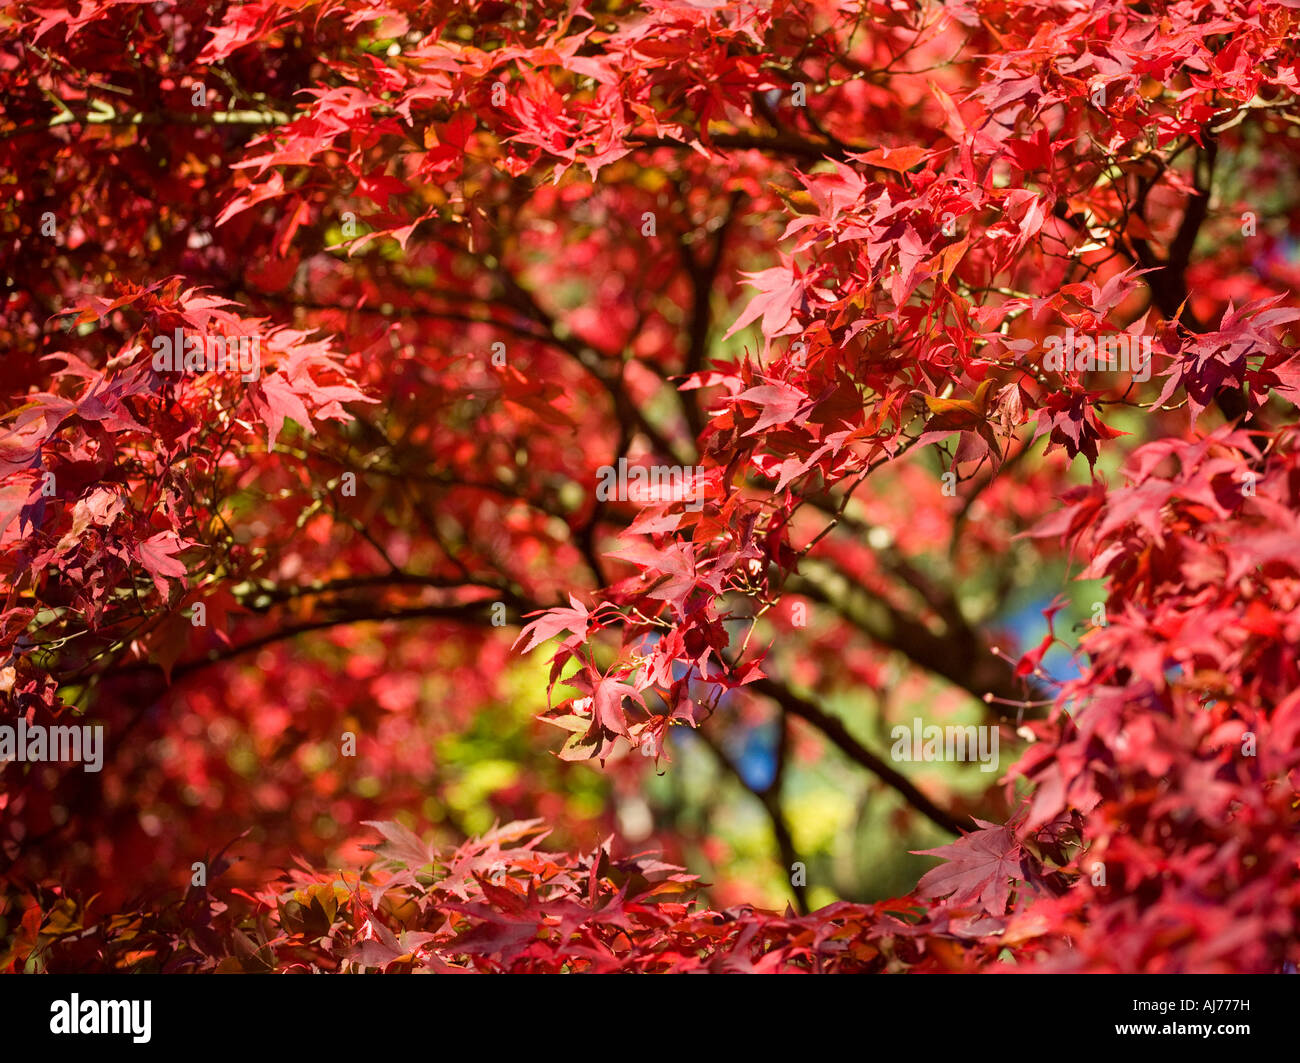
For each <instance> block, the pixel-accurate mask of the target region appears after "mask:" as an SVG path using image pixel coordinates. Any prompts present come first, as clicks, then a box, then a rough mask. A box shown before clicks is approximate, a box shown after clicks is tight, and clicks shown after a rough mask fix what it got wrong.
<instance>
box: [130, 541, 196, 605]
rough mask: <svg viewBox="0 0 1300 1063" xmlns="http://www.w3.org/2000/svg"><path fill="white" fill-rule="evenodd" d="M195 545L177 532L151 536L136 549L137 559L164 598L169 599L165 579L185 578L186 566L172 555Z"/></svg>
mask: <svg viewBox="0 0 1300 1063" xmlns="http://www.w3.org/2000/svg"><path fill="white" fill-rule="evenodd" d="M193 545H194V544H193V543H191V542H187V541H186V540H184V539H182V538H181V537H180V536H178V535H177V534H176V533H175V532H169V531H163V532H159V533H158V534H157V535H153V536H150V537H149V538H148V539H146V540H145V541H144V542H142V543H140V544H139V545H138V546H137V547H136V548H135V555H136V557H137V558H139V560H140V563H141V564H142V565H144V567H145V568H146V569H148V571H149V575H151V576H152V577H153V585H154V586H155V587H157V588H158V593H159V594H161V595H162V596H163V597H164V598H165V597H167V592H168V586H167V580H166V579H165V578H164V577H167V576H172V577H174V578H177V579H183V578H184V576H185V566H184V565H183V564H182V563H181V562H179V561H177V560H176V558H175V557H173V556H172V555H173V554H178V553H180V552H181V551H182V550H184V549H185V548H186V547H187V546H193Z"/></svg>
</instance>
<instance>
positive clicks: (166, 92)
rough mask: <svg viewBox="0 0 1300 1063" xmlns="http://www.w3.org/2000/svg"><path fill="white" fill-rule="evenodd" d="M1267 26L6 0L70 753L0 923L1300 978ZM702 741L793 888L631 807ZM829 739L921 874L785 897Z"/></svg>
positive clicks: (833, 1)
mask: <svg viewBox="0 0 1300 1063" xmlns="http://www.w3.org/2000/svg"><path fill="white" fill-rule="evenodd" d="M1298 30H1300V11H1298V10H1297V9H1296V8H1295V7H1294V6H1293V5H1291V4H1289V3H1286V2H1283V0H1276V2H1255V0H1199V2H1192V0H1174V2H1166V0H1149V2H1142V3H1135V2H1120V0H1098V2H1096V3H1090V4H1087V5H1084V4H1076V3H1071V2H1064V0H1021V2H1017V3H1000V2H993V0H985V2H979V0H953V2H949V3H944V4H938V3H929V2H927V3H919V4H915V3H910V2H903V0H853V2H848V0H843V2H839V0H752V2H751V0H739V2H734V3H715V2H712V0H639V2H636V3H625V2H617V0H610V2H607V3H601V2H596V0H591V2H583V0H566V2H563V3H561V2H559V0H542V2H526V3H525V2H520V3H507V2H496V0H492V2H481V3H470V4H462V3H452V2H445V0H433V2H428V0H420V2H418V3H417V2H415V0H388V2H373V3H372V2H367V0H350V2H347V3H342V2H335V0H303V2H298V3H293V4H280V3H275V2H271V0H268V2H241V0H232V2H224V3H206V2H199V0H178V2H175V3H168V4H153V3H139V2H132V0H87V2H84V3H82V4H80V5H78V7H77V9H76V10H75V11H71V10H68V9H66V8H60V7H57V6H55V7H45V6H41V5H38V4H35V3H30V2H27V0H6V3H5V4H4V6H3V22H2V23H0V33H2V34H3V38H4V47H3V49H0V88H2V89H3V94H2V95H0V101H2V102H0V157H2V161H3V165H0V175H2V176H0V182H2V183H0V194H2V196H3V205H4V206H3V211H0V225H2V228H0V247H3V256H4V259H3V261H4V270H3V275H4V277H5V284H6V288H5V304H4V308H3V311H0V342H2V343H3V351H4V356H3V360H2V361H0V394H2V395H3V396H4V407H3V411H2V413H3V424H2V426H0V571H2V572H3V575H4V580H5V599H4V603H3V606H2V608H0V633H2V634H3V648H4V652H5V656H6V660H5V662H4V664H3V667H0V693H3V698H4V707H3V719H0V723H3V724H6V725H14V724H16V723H17V721H18V720H19V719H20V718H21V719H22V721H23V722H24V726H31V727H33V728H39V727H56V726H60V725H71V724H74V723H75V724H77V725H81V724H83V723H84V724H93V725H96V726H102V728H103V732H104V735H105V761H104V765H103V770H102V771H95V772H92V771H86V770H83V768H84V765H82V764H77V763H55V762H35V763H33V762H24V761H23V760H22V759H21V758H19V759H15V760H11V761H10V762H8V763H5V764H4V765H3V766H2V767H0V777H2V779H3V786H2V787H0V890H2V891H3V892H2V893H0V897H2V898H3V900H2V901H0V919H2V920H3V922H2V923H0V928H2V929H0V958H2V960H0V965H2V966H3V967H4V968H5V969H9V970H50V971H80V970H106V969H112V970H125V969H136V970H166V971H182V970H187V971H188V970H193V971H199V970H222V971H225V970H249V971H258V970H260V971H266V970H277V971H291V970H327V971H337V970H389V971H398V970H412V969H417V968H418V969H426V970H434V971H445V970H453V969H474V970H491V971H499V970H529V971H560V970H565V971H578V970H592V971H606V970H637V971H679V970H755V971H759V970H761V971H782V970H813V971H899V970H923V971H949V970H961V971H976V970H992V969H995V968H1001V967H1007V966H1012V965H1014V966H1015V967H1016V968H1017V969H1022V970H1023V969H1042V970H1099V971H1108V970H1123V971H1203V972H1204V971H1278V970H1282V969H1294V965H1295V964H1297V963H1298V962H1300V939H1298V938H1297V926H1298V925H1300V877H1298V876H1297V870H1298V868H1297V862H1298V861H1300V843H1298V842H1297V826H1298V825H1300V824H1298V820H1300V811H1298V808H1300V804H1298V801H1297V782H1298V781H1300V776H1298V775H1297V771H1298V770H1300V682H1298V680H1300V659H1298V655H1297V647H1298V646H1300V560H1298V558H1300V553H1298V552H1297V546H1300V439H1297V427H1296V418H1295V405H1294V402H1293V399H1294V391H1295V389H1296V387H1297V385H1300V371H1298V367H1297V362H1296V357H1295V339H1296V322H1297V321H1298V320H1300V309H1297V308H1296V306H1295V303H1294V300H1293V299H1291V298H1290V293H1291V290H1292V287H1293V285H1294V283H1295V281H1296V279H1297V274H1300V257H1298V256H1297V252H1296V246H1297V245H1296V240H1297V235H1298V234H1300V199H1298V198H1297V196H1296V194H1295V189H1294V181H1293V177H1292V175H1293V174H1294V172H1295V168H1296V164H1297V162H1298V161H1300V129H1298V127H1300V104H1298V101H1297V93H1300V84H1298V83H1297V79H1298V78H1300V54H1298V53H1297V50H1296V47H1295V41H1296V39H1297V32H1298ZM1061 337H1067V338H1068V341H1069V342H1071V343H1073V342H1074V341H1075V339H1076V338H1078V337H1088V338H1089V339H1088V347H1087V352H1088V357H1087V360H1085V361H1082V362H1071V363H1070V364H1067V365H1061V366H1058V365H1056V364H1054V363H1052V362H1051V361H1049V360H1047V358H1046V347H1047V343H1046V341H1048V340H1049V339H1052V338H1055V339H1056V340H1058V341H1059V340H1060V338H1061ZM1100 337H1104V338H1105V339H1106V342H1107V343H1108V344H1109V345H1110V346H1109V349H1110V351H1112V352H1114V351H1117V350H1122V351H1123V352H1124V354H1125V356H1126V357H1128V356H1130V355H1134V352H1139V351H1147V352H1150V353H1149V361H1147V362H1143V363H1140V364H1139V362H1138V361H1137V359H1136V355H1134V357H1132V358H1130V362H1129V364H1127V365H1124V366H1115V365H1111V366H1110V367H1109V368H1108V367H1107V366H1106V365H1103V366H1102V367H1101V368H1100V369H1099V368H1098V364H1099V363H1098V361H1097V359H1099V358H1100V357H1101V354H1102V347H1103V344H1102V340H1101V339H1100ZM1076 346H1077V344H1076ZM214 350H219V352H220V354H221V356H222V357H221V358H220V359H219V360H216V359H214V356H213V351H214ZM236 352H238V354H239V356H240V357H243V356H245V355H248V354H250V353H251V354H252V355H253V363H254V364H253V365H252V366H251V368H250V366H249V364H248V362H247V359H245V360H244V361H240V360H239V358H237V357H236ZM160 353H162V354H168V355H174V359H173V360H169V359H168V358H161V359H160V357H159V355H160ZM1094 353H1095V354H1096V355H1097V359H1094V358H1093V354H1094ZM226 354H229V359H226V357H225V355H226ZM611 488H612V489H611ZM1075 577H1077V578H1078V579H1082V580H1085V581H1094V582H1092V583H1091V584H1090V586H1091V587H1092V588H1093V589H1090V590H1089V589H1084V590H1077V589H1076V588H1077V587H1079V586H1083V587H1085V588H1086V587H1088V586H1089V585H1088V584H1083V585H1080V584H1077V583H1076V580H1075ZM1098 581H1099V582H1098ZM1044 586H1048V587H1049V590H1050V593H1049V595H1048V596H1049V598H1052V597H1055V595H1057V593H1058V592H1059V594H1060V597H1059V598H1055V600H1054V601H1052V602H1051V603H1050V605H1049V606H1048V608H1047V609H1046V615H1045V617H1044V619H1043V621H1042V624H1040V625H1039V626H1037V627H1034V626H1033V625H1030V626H1029V627H1026V626H1025V625H1024V624H1023V623H1018V622H1016V621H1015V618H1014V616H1013V613H1014V610H1013V609H1012V608H1011V607H1010V603H1013V602H1016V601H1018V600H1021V599H1018V598H1017V595H1018V594H1020V592H1022V591H1026V590H1033V591H1035V592H1036V593H1037V592H1040V591H1042V590H1043V589H1044ZM1072 594H1073V595H1074V597H1071V595H1072ZM1021 598H1023V595H1021ZM1022 604H1023V602H1022ZM1029 604H1030V605H1031V606H1034V609H1033V611H1034V612H1035V613H1038V612H1041V611H1042V610H1041V609H1039V608H1037V605H1038V604H1041V603H1037V599H1036V598H1034V597H1032V596H1031V600H1030V602H1029ZM1027 631H1032V637H1028V636H1027V635H1026V632H1027ZM1017 646H1019V648H1018V649H1014V648H1013V647H1017ZM900 699H903V701H905V702H906V705H904V704H903V702H901V701H900ZM916 704H919V705H921V707H922V708H923V710H924V711H925V713H926V714H927V717H928V718H931V719H939V718H941V717H946V716H948V715H952V714H954V713H958V714H962V713H964V714H966V715H965V716H963V717H962V718H963V719H966V718H972V719H978V720H979V721H980V726H983V727H987V728H996V729H997V734H998V736H999V738H1000V740H1001V742H1002V743H1003V746H1004V748H1006V749H1009V750H1011V751H1012V752H1013V756H1012V758H1011V760H1009V761H1008V763H1007V764H1006V765H1003V767H1002V769H1001V770H999V772H998V773H997V774H996V775H987V776H984V775H980V774H979V772H978V771H976V772H975V773H974V777H975V781H976V783H977V784H978V785H975V786H974V787H973V788H972V787H971V786H968V785H966V783H967V782H969V779H970V777H964V779H965V781H964V782H963V784H962V785H957V784H956V783H955V782H954V781H953V779H952V778H950V777H946V776H941V775H937V774H934V773H927V772H920V773H918V772H916V771H911V770H904V769H903V768H901V767H900V766H899V765H898V764H897V763H896V760H897V758H892V757H889V756H887V755H886V754H885V753H884V752H881V751H880V750H881V748H882V745H884V744H885V742H886V741H887V740H885V739H883V735H884V734H885V733H886V732H887V730H888V727H887V724H888V723H890V722H893V721H895V720H896V719H897V718H898V717H899V716H900V715H901V713H902V711H903V709H904V708H910V706H912V705H916ZM518 705H522V706H523V709H524V715H525V716H526V718H527V721H530V722H522V723H521V722H520V720H519V718H518V716H519V714H518V713H516V712H515V706H518ZM971 714H974V715H973V716H972V715H971ZM534 717H535V720H534ZM534 722H535V723H536V726H533V725H532V724H533V723H534ZM873 728H874V730H873ZM754 743H757V746H755V745H754ZM753 748H758V749H759V753H760V754H761V755H760V757H759V759H760V760H761V761H762V764H763V765H764V767H765V771H766V777H765V778H763V779H760V780H757V781H756V780H755V777H754V773H753V772H752V770H750V768H749V767H747V766H746V765H747V764H748V763H749V761H748V760H747V759H746V758H747V757H748V756H749V754H750V753H751V752H752V749H753ZM696 754H703V755H705V756H707V757H708V758H710V759H711V760H712V762H713V763H714V764H715V765H716V767H717V770H718V771H719V772H720V773H721V775H722V776H723V777H725V778H728V779H730V780H732V781H733V782H735V783H736V784H737V785H738V786H739V787H740V788H741V789H742V790H743V791H744V792H745V793H746V794H748V795H749V799H750V800H752V801H753V802H755V803H756V805H757V806H758V807H761V810H762V813H763V815H764V816H765V817H766V820H765V823H766V829H767V830H768V831H769V832H770V837H771V853H772V856H773V857H774V858H775V864H776V866H777V869H778V876H779V878H780V879H781V880H782V881H783V882H785V883H787V884H788V890H787V893H788V900H789V902H790V906H789V907H788V908H787V909H786V911H785V912H784V913H780V912H779V911H771V910H768V908H767V906H765V905H763V904H756V903H754V902H753V901H752V900H751V899H749V898H744V897H742V896H739V893H740V892H741V891H743V881H738V880H743V874H741V875H737V874H734V873H733V874H729V875H728V874H727V873H726V871H725V868H723V869H722V870H723V871H724V877H728V878H729V879H730V881H729V882H727V883H725V884H723V886H719V887H718V888H717V889H716V890H715V891H714V892H710V891H709V889H708V888H707V887H705V886H703V885H702V884H701V881H700V878H701V876H699V875H697V874H693V873H692V869H691V868H686V867H683V866H681V865H682V863H689V862H690V861H689V860H688V859H687V858H688V857H689V856H691V855H692V854H693V853H695V852H697V851H698V852H704V851H707V852H710V853H717V852H718V851H720V850H721V849H723V848H725V846H724V845H723V844H722V843H720V842H719V840H718V839H717V838H716V837H713V836H712V835H713V833H714V832H713V831H712V830H711V829H710V827H709V825H708V816H707V814H706V813H700V812H699V809H698V808H697V809H696V811H695V813H692V814H689V815H688V814H686V813H685V812H684V811H683V808H684V804H683V802H684V801H685V799H684V798H681V799H679V798H678V797H677V796H675V797H674V798H673V800H672V801H671V802H663V803H661V804H660V806H659V807H658V808H657V809H656V811H658V812H660V813H662V815H661V817H660V819H659V821H658V822H657V823H655V824H654V825H653V827H654V829H653V830H652V829H649V828H647V829H645V830H639V831H635V830H628V829H627V825H628V824H629V823H630V822H632V819H630V818H629V817H630V816H631V815H632V813H631V812H630V811H629V809H640V810H642V812H643V813H644V810H645V809H646V808H647V805H646V803H645V801H644V799H643V798H642V797H641V796H639V795H640V794H641V793H642V792H643V791H648V789H649V788H650V787H652V786H654V785H657V784H658V781H659V780H660V778H661V777H662V778H664V779H671V778H673V776H674V773H675V772H676V773H679V774H680V771H681V768H682V764H681V762H682V761H683V760H685V759H687V758H688V757H692V756H695V755H696ZM826 764H831V765H840V766H847V767H848V768H851V769H852V771H853V772H854V773H855V774H857V775H860V776H862V777H864V779H865V782H864V786H865V787H866V789H864V791H863V793H864V795H866V796H865V797H864V800H866V799H868V798H869V799H870V800H871V801H873V802H874V801H876V799H877V798H881V799H883V800H884V801H885V802H886V804H885V805H883V806H880V807H886V808H888V809H890V810H891V811H890V814H889V816H888V818H887V819H885V820H883V821H881V822H879V823H877V824H876V828H877V834H879V833H881V832H882V831H883V832H884V833H885V834H886V836H887V837H886V840H887V841H889V840H890V838H889V835H895V836H896V837H895V840H897V839H899V838H910V837H927V838H928V837H935V836H943V837H945V838H946V842H945V843H943V844H939V845H931V846H929V847H928V848H923V847H922V845H917V846H915V847H914V851H915V852H916V853H918V854H920V855H919V856H918V859H920V858H924V857H930V858H932V857H938V858H940V862H939V863H938V865H937V866H936V865H933V863H932V860H930V861H929V862H927V864H926V866H927V867H930V870H927V871H925V872H924V874H922V875H914V876H913V877H912V879H911V881H910V882H909V884H908V885H907V886H906V887H905V888H904V889H902V890H901V891H899V892H898V894H897V895H895V896H892V897H888V898H885V899H879V898H875V899H864V898H861V897H859V898H857V900H856V901H854V900H849V899H836V900H835V901H834V902H833V903H830V904H822V905H820V906H818V905H814V904H813V903H811V900H812V899H813V898H814V897H821V898H823V899H824V898H825V893H826V892H827V890H828V888H827V887H826V885H825V882H826V881H829V879H830V877H831V876H830V874H829V872H828V873H827V875H825V876H823V880H822V881H821V882H820V883H814V882H811V881H809V882H805V881H804V880H803V879H802V878H801V877H793V878H789V877H787V876H788V873H789V871H790V870H791V869H792V868H793V867H795V866H799V865H800V864H802V863H804V862H806V860H807V853H806V852H805V849H806V848H807V846H801V837H802V836H803V835H802V834H801V826H800V821H799V818H798V816H797V815H796V814H795V813H793V812H792V811H791V800H792V792H793V791H794V790H795V789H796V788H795V786H794V784H792V783H791V782H790V780H791V779H802V778H804V776H800V775H799V773H800V772H804V771H808V770H812V769H809V768H808V766H809V765H812V766H814V768H815V769H816V770H821V768H820V766H822V765H826ZM827 770H829V769H827ZM672 785H675V784H672ZM886 795H887V796H886ZM697 803H698V802H697ZM703 803H704V805H706V806H707V805H708V800H707V799H706V800H705V801H704V802H703ZM669 805H671V808H670V807H668V806H669ZM701 816H702V817H703V818H701ZM633 818H635V817H633ZM494 821H495V822H494ZM502 822H504V823H505V825H504V826H502V825H501V823H502ZM918 824H919V825H920V826H919V827H918ZM918 829H921V830H923V831H925V832H929V833H926V834H923V835H915V834H913V833H908V832H909V831H910V832H914V831H916V830H918ZM430 830H431V831H432V834H430ZM547 832H550V833H551V834H552V835H553V836H554V837H555V838H556V839H558V840H559V843H560V848H559V849H557V850H556V851H550V850H549V849H543V848H542V847H541V846H542V840H543V836H544V835H545V834H546V833H547ZM621 834H628V835H640V837H639V838H636V839H634V840H632V841H629V840H627V839H624V838H622V837H620V835H621ZM651 834H653V835H654V841H655V843H657V844H656V845H653V846H652V845H650V844H648V842H647V843H646V844H644V845H642V844H641V842H643V841H645V840H646V838H647V837H648V836H649V835H651ZM427 836H436V841H435V842H430V841H427V840H426V837H427ZM611 836H612V837H611ZM377 839H382V840H380V841H377ZM923 844H926V845H928V843H923ZM651 848H654V849H656V850H657V851H658V852H659V853H660V855H653V856H652V855H647V851H648V850H649V849H651ZM899 848H901V849H906V848H907V844H906V843H904V844H903V845H900V846H899ZM370 849H374V850H375V851H374V852H371V851H368V850H370ZM561 849H567V850H568V851H567V852H565V851H560V850H561ZM725 856H726V854H725V853H723V854H722V855H721V856H720V857H719V863H720V864H722V865H725V863H726V859H725ZM295 861H296V863H295ZM290 866H292V867H293V868H295V869H294V870H289V871H286V870H285V868H288V867H290ZM907 866H908V867H912V866H913V864H908V865H907ZM195 868H200V869H201V873H200V874H201V879H202V881H192V879H191V875H192V873H193V869H195ZM340 868H341V870H339V869H340ZM187 883H188V885H187ZM724 886H725V888H724ZM814 886H816V887H817V890H820V891H821V892H816V891H815V890H814V889H813V887H814ZM829 892H831V893H834V891H833V890H831V891H829ZM744 901H750V903H742V902H744ZM811 909H815V910H811Z"/></svg>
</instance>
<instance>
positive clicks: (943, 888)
mask: <svg viewBox="0 0 1300 1063" xmlns="http://www.w3.org/2000/svg"><path fill="white" fill-rule="evenodd" d="M975 822H976V823H978V824H979V825H980V827H981V828H982V829H981V830H977V831H972V832H971V833H970V834H967V835H964V836H963V837H961V838H958V839H957V841H955V842H953V843H952V844H951V845H942V846H940V847H939V848H938V849H922V850H915V851H914V855H917V856H938V857H942V858H943V859H944V860H946V861H947V863H945V864H940V865H939V866H938V867H935V868H931V869H930V870H929V871H927V872H926V873H925V874H924V875H923V876H921V881H920V882H918V883H917V884H916V892H917V893H918V894H919V895H920V896H922V897H926V898H932V897H943V896H947V895H948V894H951V896H950V897H949V898H948V903H949V904H951V905H954V906H965V905H969V904H971V903H977V904H978V905H979V906H980V907H981V908H982V909H983V910H984V911H986V912H988V913H989V914H990V915H1003V914H1005V912H1006V909H1007V898H1008V897H1009V896H1010V893H1011V885H1010V882H1011V879H1012V878H1014V877H1017V876H1018V875H1019V874H1020V856H1021V847H1020V843H1019V842H1018V841H1016V837H1015V835H1014V834H1013V833H1012V831H1011V828H1010V827H1007V826H1000V825H998V824H996V823H987V822H985V821H984V820H982V819H977V820H975Z"/></svg>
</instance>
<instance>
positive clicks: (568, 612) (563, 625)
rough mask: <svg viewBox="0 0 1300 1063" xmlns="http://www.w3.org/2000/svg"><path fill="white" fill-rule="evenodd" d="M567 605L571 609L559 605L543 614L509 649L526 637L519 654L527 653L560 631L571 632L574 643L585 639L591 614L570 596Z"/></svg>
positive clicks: (527, 627) (525, 629) (526, 628)
mask: <svg viewBox="0 0 1300 1063" xmlns="http://www.w3.org/2000/svg"><path fill="white" fill-rule="evenodd" d="M569 604H570V605H572V606H573V608H572V609H565V608H564V606H562V605H559V606H556V607H555V608H554V609H548V610H546V611H545V612H543V613H542V614H541V615H540V616H538V617H537V619H536V620H534V621H533V622H532V623H531V624H529V625H527V626H526V627H525V628H524V629H523V631H521V632H520V633H519V638H517V639H515V641H514V644H513V645H512V646H511V647H510V648H511V649H514V647H515V646H518V645H519V643H520V642H522V641H523V640H524V638H525V636H527V637H528V644H527V645H526V646H525V647H524V648H523V650H522V651H521V652H522V653H528V652H529V651H530V650H532V649H533V647H534V646H537V645H538V644H539V643H542V642H545V641H546V640H547V639H549V638H551V637H553V636H555V635H558V634H559V633H560V632H561V631H572V632H573V634H574V635H576V636H577V639H576V640H574V641H580V640H582V639H585V638H586V637H587V627H588V625H589V624H590V619H591V614H590V613H588V612H587V607H586V606H585V605H583V604H582V603H581V602H580V601H578V599H577V598H575V597H574V596H573V595H572V594H570V595H569Z"/></svg>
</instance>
